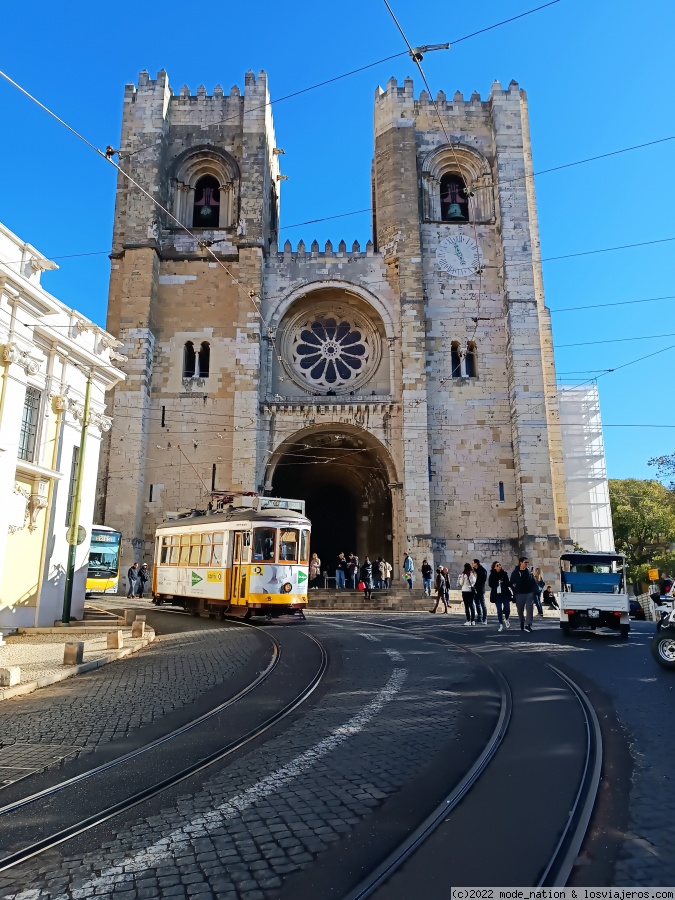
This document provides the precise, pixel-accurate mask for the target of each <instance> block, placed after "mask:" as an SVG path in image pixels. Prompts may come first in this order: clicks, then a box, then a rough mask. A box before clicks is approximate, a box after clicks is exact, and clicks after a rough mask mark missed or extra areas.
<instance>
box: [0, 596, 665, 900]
mask: <svg viewBox="0 0 675 900" xmlns="http://www.w3.org/2000/svg"><path fill="white" fill-rule="evenodd" d="M144 606H145V608H146V609H147V605H145V604H144ZM144 611H145V610H144ZM148 621H149V622H150V624H152V626H153V628H155V630H156V632H157V634H158V636H159V637H158V641H156V642H155V644H153V645H151V648H154V649H151V648H148V650H147V651H142V653H140V654H138V657H133V658H132V659H138V660H139V662H138V664H137V668H136V669H133V668H131V669H128V670H126V669H125V668H124V667H125V666H127V665H130V661H129V662H126V663H124V664H123V665H119V666H118V664H115V665H114V666H109V667H106V669H104V670H101V672H107V671H108V670H113V669H117V672H116V673H115V676H114V678H115V692H112V693H111V692H110V691H106V690H105V689H104V688H105V685H104V684H103V683H94V687H91V684H90V685H89V686H88V687H86V690H85V687H84V686H82V685H85V686H86V684H87V682H86V679H88V678H90V676H81V677H80V678H77V679H71V680H70V681H68V682H64V683H62V685H63V686H68V687H67V689H66V688H65V687H62V688H61V690H62V691H64V693H60V694H58V696H57V698H52V700H54V699H56V700H57V704H56V705H58V711H59V716H58V717H56V716H54V715H52V714H50V704H49V702H48V701H49V697H48V696H46V692H38V693H37V694H35V695H31V696H32V697H36V698H40V697H41V695H43V694H45V697H44V698H43V699H41V700H40V701H39V703H36V705H34V706H32V708H31V707H29V706H25V707H23V706H21V705H18V706H15V707H14V710H15V713H14V715H12V713H11V712H8V711H7V709H6V708H5V707H4V705H3V708H2V709H0V727H2V725H3V724H5V723H6V724H7V725H8V726H9V727H10V728H12V727H14V728H19V725H18V724H17V721H16V719H17V717H19V718H21V717H24V718H23V719H22V721H23V723H24V724H28V725H29V726H30V728H31V729H32V730H31V734H32V735H33V741H34V743H35V745H37V746H39V744H40V722H39V720H40V717H41V715H42V719H43V727H42V733H43V734H44V737H45V742H46V740H47V738H49V739H50V740H53V737H54V734H55V733H56V734H57V736H58V734H60V732H59V731H58V729H57V730H56V731H55V728H56V725H57V724H58V725H59V727H60V728H61V730H62V731H63V732H64V733H66V732H67V731H68V727H69V723H68V710H69V707H70V706H72V708H73V710H74V712H73V715H74V716H76V718H77V721H78V722H82V721H84V720H83V718H82V717H83V716H84V712H83V709H84V707H85V706H86V705H87V704H86V698H89V707H90V712H89V719H87V720H86V722H85V725H86V731H87V735H88V736H87V741H85V742H84V744H83V747H84V748H85V751H89V752H83V753H82V754H81V755H80V757H79V759H78V760H76V761H75V762H76V763H78V764H79V765H80V766H86V765H91V764H92V754H93V756H95V757H97V758H98V757H99V754H102V753H105V754H107V755H108V757H113V756H114V755H115V754H116V753H118V752H119V750H120V749H121V748H125V747H127V746H129V745H130V744H135V745H138V744H140V743H143V742H144V741H146V740H147V739H148V738H149V737H150V736H151V735H156V734H158V733H161V732H166V731H168V730H170V727H169V726H172V727H175V725H176V723H177V722H181V721H187V720H188V719H189V718H190V715H191V714H192V715H194V713H195V710H203V709H205V708H206V707H207V706H208V705H209V704H211V705H214V702H215V701H216V700H217V699H218V698H220V699H221V700H222V698H223V697H224V696H226V695H230V696H231V695H232V693H233V691H234V688H235V686H236V685H237V684H238V683H241V681H242V680H243V676H244V675H246V676H247V677H248V676H249V675H250V674H251V673H252V672H254V671H259V670H260V667H261V665H263V664H264V661H265V652H266V651H265V649H264V648H265V647H268V646H269V641H266V640H265V638H264V635H265V633H269V634H274V635H275V636H276V637H277V638H278V639H279V640H280V642H281V644H282V646H283V644H284V643H286V644H287V646H290V643H292V642H296V643H298V642H299V640H300V638H299V635H300V632H301V631H306V632H307V633H309V634H312V635H314V636H315V637H317V638H318V639H319V640H320V641H321V642H322V643H323V644H324V646H325V647H326V649H327V651H328V654H329V668H328V672H327V674H326V677H325V678H324V681H323V683H322V685H321V688H320V690H319V691H317V692H316V695H315V696H313V698H312V701H311V702H310V703H308V704H307V705H306V706H304V707H302V708H300V709H299V710H298V711H297V712H296V713H294V714H293V716H292V717H290V718H289V719H288V720H287V721H285V722H284V723H283V725H280V726H277V727H275V729H273V730H272V732H271V733H269V734H267V735H266V736H265V737H264V739H261V740H259V741H257V742H254V743H253V744H252V745H251V747H250V749H247V750H246V751H241V752H239V753H238V754H236V755H235V757H234V758H233V759H231V760H228V761H227V762H224V763H222V764H220V763H219V764H216V765H214V766H212V767H210V768H209V769H208V770H206V771H204V772H202V773H199V774H198V775H195V776H193V777H191V779H189V780H188V781H186V782H184V783H182V784H181V785H180V786H178V787H176V788H171V789H168V790H166V791H164V792H163V793H162V794H160V795H158V796H156V797H154V798H153V799H151V800H149V801H147V802H145V803H143V804H141V805H140V806H138V807H136V808H135V809H134V810H131V811H129V812H128V813H125V814H124V816H118V817H116V818H115V819H111V820H110V821H109V822H108V823H106V824H104V825H100V826H97V827H96V828H94V829H92V830H90V831H88V832H87V833H86V834H82V835H80V836H79V837H77V838H74V839H72V840H70V841H68V842H67V843H66V844H63V845H61V846H60V847H58V848H55V849H53V850H51V851H49V853H48V854H46V855H43V856H40V857H36V859H35V860H33V861H30V862H27V863H23V864H22V865H21V866H20V867H18V868H15V869H13V870H10V871H8V872H6V873H3V874H2V875H0V898H13V900H56V898H59V900H65V898H77V897H83V898H85V897H90V896H97V897H102V898H109V900H119V898H123V897H127V898H129V900H136V898H137V900H145V898H148V900H151V898H155V897H185V898H190V897H202V898H206V897H223V898H225V897H227V898H232V900H235V898H237V900H240V898H246V900H266V898H274V900H281V898H284V900H285V898H291V897H292V898H293V900H303V898H305V897H307V898H309V897H312V898H315V897H335V898H339V897H343V896H345V894H346V893H347V892H348V890H349V889H350V888H351V887H353V886H354V885H355V884H357V883H358V882H359V881H360V880H361V879H362V878H363V877H365V876H367V874H368V872H369V871H370V870H371V868H372V867H374V866H375V865H376V864H377V863H378V862H379V861H380V860H381V859H382V858H384V857H385V856H386V855H387V854H388V853H389V852H390V851H391V849H392V848H393V847H395V846H396V845H397V843H398V842H400V841H401V840H402V839H403V837H404V836H405V835H406V833H407V832H409V831H410V829H411V828H413V827H414V826H415V825H416V824H418V822H419V821H421V819H422V818H423V817H424V815H426V813H427V812H428V811H429V809H431V808H433V806H434V805H435V804H436V803H437V802H438V800H439V799H440V798H441V797H442V796H444V794H445V793H447V792H448V791H449V790H450V789H451V788H452V787H453V785H454V784H456V783H457V781H458V779H459V778H460V777H461V776H462V774H463V773H464V772H466V771H467V769H468V767H470V765H471V761H472V759H474V758H475V757H476V755H477V754H478V753H479V752H480V750H481V748H482V747H483V746H484V745H485V742H486V740H487V738H488V736H489V735H490V733H491V731H492V729H493V727H494V723H495V721H496V716H497V712H498V691H497V688H496V684H495V682H494V679H493V678H491V677H490V675H489V671H488V669H487V668H486V666H485V665H484V663H483V662H481V659H480V658H477V657H475V656H472V655H469V654H466V653H464V652H463V651H462V650H461V648H459V647H450V646H448V645H443V644H441V643H439V642H437V641H434V640H432V639H429V640H427V639H426V636H427V635H428V636H429V637H432V638H433V635H438V636H441V637H443V638H450V639H451V640H452V641H454V642H456V643H459V644H464V645H466V646H467V647H470V648H471V649H472V650H475V651H477V653H478V654H479V656H482V657H483V658H484V659H485V660H487V661H489V662H493V663H495V664H496V665H498V666H499V667H500V668H502V669H503V670H504V671H505V673H507V676H508V678H509V679H510V680H511V681H512V682H513V686H514V697H516V696H517V697H518V698H519V706H515V705H514V719H513V727H512V731H511V734H510V735H507V738H506V739H505V741H504V745H503V747H502V748H501V749H500V751H499V752H498V755H497V756H496V757H495V759H494V760H493V762H491V763H490V764H489V766H488V768H487V769H486V772H485V774H484V775H483V776H481V779H482V782H481V780H480V779H479V781H478V782H477V784H476V786H475V788H473V789H472V791H473V802H472V803H471V804H469V803H468V799H469V798H470V796H471V794H469V795H468V798H467V800H466V801H463V803H464V806H462V805H460V806H459V807H458V809H457V810H456V812H455V814H454V815H453V817H452V819H451V821H450V822H448V823H447V828H446V830H445V831H444V830H443V829H440V830H439V831H438V832H436V834H435V835H434V836H433V837H432V838H431V839H430V841H429V842H428V844H427V845H426V846H425V847H424V848H423V850H422V851H420V852H419V853H418V854H416V855H415V856H413V857H412V858H411V860H409V861H408V863H406V866H405V867H404V868H403V869H402V870H401V871H400V873H399V874H398V875H397V876H396V877H395V878H393V879H392V880H391V881H390V882H389V883H388V884H387V885H385V886H384V887H383V888H381V889H380V892H379V894H378V896H381V897H382V898H385V900H394V898H396V900H398V898H401V900H403V898H408V897H410V896H414V895H416V894H417V893H420V894H421V895H422V896H424V897H425V898H426V897H429V898H434V897H441V896H447V888H448V886H449V885H450V884H453V883H455V884H456V883H458V881H457V879H461V880H462V881H463V882H464V883H469V879H471V883H474V884H483V885H484V884H490V883H495V882H494V878H495V877H496V876H497V875H499V878H507V879H510V880H507V881H505V882H503V883H517V881H518V880H519V879H521V878H523V877H525V878H528V879H529V878H535V877H536V871H537V867H538V866H539V865H540V862H541V858H542V856H543V855H544V853H545V851H546V848H547V847H548V846H549V845H550V843H551V835H552V833H553V831H555V827H556V825H555V820H556V816H557V815H558V813H559V811H560V809H561V808H562V806H564V805H565V803H566V802H567V796H566V793H565V789H564V788H565V787H566V786H567V785H569V784H570V783H571V782H572V781H574V779H575V777H576V775H577V768H576V767H578V759H579V756H578V749H579V748H578V746H577V744H578V735H579V733H580V730H579V721H578V711H577V710H576V708H575V707H574V705H573V704H570V702H569V698H567V699H566V698H565V696H564V691H561V689H560V684H559V682H558V683H556V682H555V679H554V678H553V676H552V674H551V671H550V669H548V667H547V666H546V663H548V662H553V663H555V665H556V666H558V667H560V668H561V669H563V670H564V671H566V672H567V673H568V674H569V675H570V676H571V677H572V678H573V679H574V680H575V681H577V682H578V683H579V684H581V685H582V687H584V688H585V689H586V691H587V693H588V695H589V697H590V698H591V700H592V702H593V704H594V706H595V708H596V710H597V711H598V714H599V716H600V721H601V724H602V729H603V739H604V742H605V754H606V758H605V763H604V768H603V781H602V784H601V789H600V794H599V801H598V804H597V808H596V810H595V813H594V817H593V820H592V824H591V830H590V832H589V836H588V840H587V841H586V843H585V845H584V847H583V848H582V853H581V855H580V858H579V860H578V862H579V866H578V867H577V868H576V869H575V871H574V874H573V876H572V883H576V884H580V885H581V884H583V885H589V886H593V885H617V886H618V885H668V884H674V883H675V853H673V849H675V848H673V841H674V840H675V839H674V838H673V834H672V828H671V825H670V822H669V816H668V812H669V810H670V809H671V808H672V801H673V799H675V797H673V794H674V793H675V787H673V786H672V783H673V780H672V779H670V778H669V772H668V764H669V756H670V752H671V748H672V746H673V729H672V726H671V724H670V718H669V716H668V712H669V703H668V701H671V702H672V697H673V695H672V693H671V691H672V689H673V685H674V684H675V675H674V674H673V673H671V672H666V671H664V670H661V669H660V668H658V667H657V665H656V663H654V662H653V661H652V659H651V656H650V655H649V639H650V637H651V633H652V629H653V626H651V625H649V624H642V623H639V624H638V625H637V628H636V629H635V630H634V633H633V634H632V635H631V638H630V639H629V641H628V642H622V641H619V640H617V639H614V638H611V637H605V636H602V635H590V636H581V637H574V638H572V639H570V640H565V639H563V638H562V636H561V635H560V633H559V629H558V627H557V624H556V623H555V622H554V621H551V620H548V621H545V622H544V623H541V624H540V623H537V625H536V630H535V632H534V633H533V634H532V635H525V634H521V633H520V632H514V631H511V632H504V633H502V634H497V632H496V628H495V627H489V628H486V629H467V628H461V627H457V626H458V625H459V620H454V619H453V618H452V617H447V619H446V618H445V617H444V618H443V619H441V620H440V621H439V619H438V618H435V617H428V616H427V617H425V616H421V615H419V614H410V615H392V614H381V615H378V614H367V615H356V614H340V615H336V614H333V615H330V616H328V615H326V616H324V615H319V614H315V615H311V616H310V617H308V620H307V622H305V623H302V625H300V623H292V624H288V625H269V626H263V628H261V629H260V630H258V631H256V630H254V629H243V628H241V627H239V626H236V625H228V624H227V623H216V622H212V621H209V620H205V619H201V620H200V619H195V618H192V617H190V616H187V615H184V614H181V613H177V612H171V611H168V610H158V611H155V610H152V611H150V612H149V613H148ZM369 623H375V624H369ZM381 624H389V625H396V626H399V627H400V629H401V630H397V631H394V630H391V629H384V628H381V627H379V625H381ZM296 632H297V634H296ZM244 634H245V635H246V637H245V638H244V637H242V635H244ZM298 647H299V643H298ZM148 651H151V652H148ZM123 671H127V672H128V675H127V676H126V678H127V681H128V684H125V683H124V681H125V676H124V675H123V674H121V673H122V672H123ZM176 673H179V678H178V680H176V679H175V678H174V679H172V675H173V676H175V675H176ZM91 674H92V675H95V674H96V673H91ZM144 680H145V681H147V686H148V691H147V693H148V698H147V700H146V699H145V698H144V688H143V684H144ZM78 683H79V684H80V685H81V686H79V687H78ZM92 683H93V682H92ZM158 684H159V685H161V687H162V689H163V692H164V694H168V697H165V698H164V701H163V705H161V704H160V702H159V697H160V695H161V694H162V690H159V689H158V687H157V685H158ZM47 690H52V689H47ZM120 693H121V694H122V695H123V696H125V697H126V698H127V700H128V699H129V697H135V698H136V699H137V700H138V702H139V704H142V703H145V704H146V707H147V713H146V719H145V720H143V716H140V718H139V719H138V724H137V725H135V726H134V723H132V722H131V720H130V719H129V718H127V719H124V717H122V719H123V727H122V725H121V726H120V728H119V729H117V730H115V729H114V728H113V729H112V731H111V728H110V721H109V719H108V718H107V717H108V714H109V713H110V714H113V713H114V714H115V715H119V710H120V704H119V698H118V697H116V696H115V694H120ZM69 697H71V698H72V699H73V700H74V702H73V703H72V704H69V703H68V699H69ZM97 697H100V698H101V703H100V704H99V706H98V707H96V705H95V703H92V702H91V700H92V698H94V700H95V698H97ZM271 699H273V698H271V697H268V698H267V700H268V701H269V700H271ZM27 701H28V698H26V700H25V701H22V703H27ZM259 702H260V698H258V699H257V700H256V703H259ZM54 705H55V704H54V702H52V704H51V706H52V707H53V706H54ZM254 707H255V704H253V705H252V706H249V707H248V708H247V709H246V713H245V714H246V715H247V716H250V715H253V714H254V712H255V709H254ZM242 709H243V707H242ZM516 714H517V715H516ZM234 728H235V723H234V722H233V723H231V724H230V725H228V726H227V727H224V728H223V732H225V731H227V732H228V733H232V730H233V729H234ZM70 734H71V738H70V740H71V743H73V737H74V736H73V734H72V725H71V731H70ZM97 735H98V737H97ZM225 737H226V735H225V734H223V739H224V738H225ZM217 738H218V732H217V730H215V731H212V732H211V733H210V735H209V740H216V739H217ZM88 742H89V743H88ZM507 742H508V743H507ZM90 745H91V746H90ZM92 747H93V748H98V749H95V750H92ZM556 747H557V748H558V751H559V752H558V755H557V757H556V754H555V752H554V751H555V748H556ZM192 749H193V748H191V747H188V746H185V745H183V746H181V745H180V744H176V746H175V748H174V753H175V757H176V759H178V758H179V757H182V756H184V755H185V754H186V753H187V752H189V751H191V750H192ZM100 758H103V757H100ZM174 762H175V760H174ZM167 764H168V761H167ZM69 765H74V763H70V764H69ZM61 771H62V770H60V769H59V770H54V769H47V770H46V772H45V773H43V774H42V775H41V776H39V778H41V779H43V780H47V781H48V780H49V779H54V778H55V777H57V776H58V775H60V774H61ZM488 775H490V778H488ZM143 777H144V776H143V773H136V776H135V780H142V779H143ZM30 782H31V784H38V783H39V781H38V780H34V779H30ZM24 789H25V785H24V786H23V787H19V786H14V789H13V790H14V791H15V793H16V792H20V791H21V790H24ZM115 789H116V790H122V789H123V785H117V786H116V787H115ZM9 796H10V795H9V794H7V793H6V792H5V791H0V802H6V798H9ZM655 798H657V799H656V800H655ZM75 808H77V805H76V807H75ZM52 814H53V816H54V818H55V819H58V818H59V810H58V808H55V809H53V810H52ZM444 828H445V826H444ZM448 829H450V830H448ZM0 834H1V833H0ZM0 839H1V837H0ZM486 877H487V878H488V880H487V881H486V880H485V879H486ZM521 883H523V882H521ZM525 883H529V882H525Z"/></svg>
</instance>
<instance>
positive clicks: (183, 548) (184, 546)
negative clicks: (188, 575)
mask: <svg viewBox="0 0 675 900" xmlns="http://www.w3.org/2000/svg"><path fill="white" fill-rule="evenodd" d="M189 561H190V535H189V534H181V536H180V558H179V560H178V565H179V566H187V565H188V564H189Z"/></svg>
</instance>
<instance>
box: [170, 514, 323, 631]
mask: <svg viewBox="0 0 675 900" xmlns="http://www.w3.org/2000/svg"><path fill="white" fill-rule="evenodd" d="M310 531H311V523H310V521H309V519H307V518H306V517H305V503H304V501H303V500H285V499H279V498H276V497H238V498H236V499H235V502H234V503H233V504H232V506H230V507H229V508H228V509H227V510H223V511H219V512H209V513H207V514H205V515H194V514H193V515H189V516H185V517H182V518H177V519H173V520H171V521H168V522H164V523H163V524H162V525H159V526H158V527H157V530H156V533H155V561H154V567H153V574H152V596H153V602H154V603H155V604H158V605H159V604H161V603H165V602H166V603H171V604H173V605H177V606H182V607H183V608H184V609H188V610H191V611H192V612H194V613H195V614H196V615H199V614H201V613H221V614H223V615H224V614H227V615H234V616H241V617H245V618H249V617H250V616H252V615H254V616H255V615H262V616H269V615H272V616H278V615H282V614H287V613H296V612H302V610H303V609H304V608H305V606H306V605H307V579H308V574H309V538H310Z"/></svg>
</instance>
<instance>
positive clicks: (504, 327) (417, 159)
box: [373, 78, 569, 569]
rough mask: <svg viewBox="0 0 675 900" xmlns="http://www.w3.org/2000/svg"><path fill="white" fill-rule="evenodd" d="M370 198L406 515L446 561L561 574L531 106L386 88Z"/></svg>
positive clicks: (560, 479)
mask: <svg viewBox="0 0 675 900" xmlns="http://www.w3.org/2000/svg"><path fill="white" fill-rule="evenodd" d="M439 115H440V120H441V121H439ZM373 197H374V224H375V234H376V246H377V248H378V250H379V251H380V253H381V254H382V256H383V257H384V259H385V261H386V263H387V265H388V267H389V271H390V272H391V273H392V277H395V278H396V279H397V282H398V285H399V290H400V302H401V342H402V346H401V351H402V352H401V365H402V385H403V396H402V416H403V419H404V424H403V430H404V441H405V445H406V451H405V459H406V471H405V476H406V486H405V488H404V491H405V492H406V497H407V498H408V499H407V501H406V502H408V503H418V505H419V507H420V514H419V523H420V528H423V527H424V526H423V525H422V523H423V521H424V517H425V516H428V521H429V532H430V540H431V544H432V547H433V550H434V552H435V554H436V556H437V558H438V557H439V556H440V558H441V559H444V560H448V561H450V560H455V559H456V560H457V561H460V560H462V561H466V559H467V558H471V557H472V556H478V557H480V558H482V559H487V558H488V557H491V556H493V555H494V558H497V556H498V555H504V556H506V558H507V559H512V558H513V557H514V556H517V555H518V554H521V553H522V554H526V555H528V557H531V558H532V559H533V561H534V560H536V561H538V564H542V565H544V566H546V567H547V568H548V566H549V564H550V565H551V567H552V568H553V569H555V565H554V562H553V561H554V560H555V559H556V558H557V556H558V554H559V552H560V551H561V549H562V548H563V547H564V545H565V543H566V542H567V540H568V538H569V530H568V521H567V519H568V517H567V499H566V492H565V484H564V475H563V469H562V449H561V436H560V425H559V413H558V405H557V394H556V384H555V369H554V362H553V350H552V338H551V326H550V316H549V312H548V310H547V308H546V306H545V304H544V295H543V282H542V275H541V265H540V263H539V261H538V257H539V255H540V252H539V234H538V225H537V217H536V204H535V198H534V186H533V180H532V160H531V151H530V138H529V128H528V120H527V98H526V95H525V92H524V91H522V90H520V88H519V87H518V85H517V84H516V83H515V82H512V83H511V84H510V85H509V87H508V89H507V90H502V88H501V85H500V84H499V83H498V82H495V83H494V84H493V86H492V89H491V91H490V94H489V96H488V97H487V98H486V99H484V100H483V99H481V97H480V96H479V95H478V94H476V93H474V94H473V95H472V96H471V97H470V99H469V100H465V99H464V97H463V96H462V95H461V94H460V93H459V92H458V93H456V94H455V95H454V97H453V98H452V100H449V99H448V98H446V96H445V94H444V93H443V92H440V93H439V94H438V96H437V98H436V102H435V104H434V103H433V102H432V101H431V99H430V97H429V96H428V94H427V93H426V92H425V91H423V92H422V93H421V94H420V95H419V97H417V98H416V97H415V95H414V92H413V82H412V79H409V78H408V79H406V80H405V82H404V84H403V86H402V87H399V86H398V85H397V82H396V80H395V79H391V80H390V81H389V82H388V84H387V86H386V89H385V90H382V89H378V91H377V93H376V96H375V156H374V163H373ZM422 493H424V494H425V495H426V497H427V498H428V503H427V504H426V507H425V509H424V510H422V506H424V505H425V504H424V503H423V502H421V501H418V500H417V498H418V497H419V496H420V495H421V494H422ZM467 554H470V555H471V556H467ZM495 554H496V555H495Z"/></svg>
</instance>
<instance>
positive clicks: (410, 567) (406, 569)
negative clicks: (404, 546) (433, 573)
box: [403, 553, 415, 591]
mask: <svg viewBox="0 0 675 900" xmlns="http://www.w3.org/2000/svg"><path fill="white" fill-rule="evenodd" d="M414 573H415V563H414V562H413V561H412V557H411V556H410V554H409V553H406V555H405V559H404V560H403V577H404V578H405V580H406V581H407V582H408V590H410V591H412V588H413V575H414Z"/></svg>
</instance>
